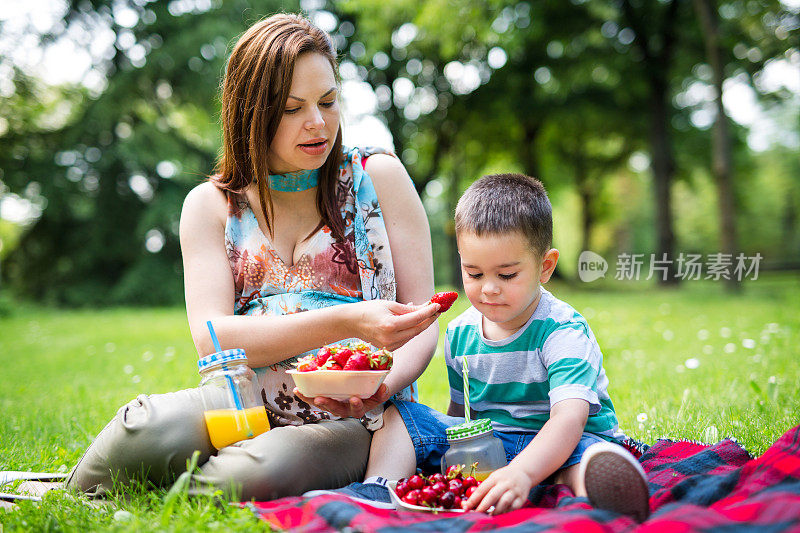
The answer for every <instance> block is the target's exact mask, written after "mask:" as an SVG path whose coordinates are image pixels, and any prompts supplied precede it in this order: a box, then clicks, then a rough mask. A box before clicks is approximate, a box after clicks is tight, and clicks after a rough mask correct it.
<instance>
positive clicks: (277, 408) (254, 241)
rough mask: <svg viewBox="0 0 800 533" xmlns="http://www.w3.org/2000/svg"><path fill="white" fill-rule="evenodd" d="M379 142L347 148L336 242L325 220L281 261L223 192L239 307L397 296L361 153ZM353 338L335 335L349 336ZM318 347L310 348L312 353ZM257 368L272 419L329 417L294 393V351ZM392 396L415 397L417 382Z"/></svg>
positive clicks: (260, 311) (275, 311)
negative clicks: (297, 253)
mask: <svg viewBox="0 0 800 533" xmlns="http://www.w3.org/2000/svg"><path fill="white" fill-rule="evenodd" d="M374 153H384V152H383V151H382V150H380V149H364V150H359V149H352V150H350V149H345V158H344V162H343V163H342V167H341V170H340V177H339V185H338V187H337V196H338V201H339V205H340V206H341V212H342V217H343V218H344V221H345V240H344V242H337V241H336V240H335V239H334V237H333V235H332V234H331V230H330V228H328V227H327V226H323V227H322V228H321V229H320V230H319V231H317V232H316V233H315V234H314V235H313V236H311V237H310V238H309V239H307V240H306V241H303V242H302V243H301V244H300V246H301V247H302V250H303V254H302V255H301V257H300V259H299V260H298V261H297V262H296V263H295V264H294V265H291V266H287V265H286V264H285V263H284V262H283V260H281V258H280V257H279V256H278V254H277V252H276V251H275V249H274V248H273V247H272V244H271V243H270V241H269V239H268V238H267V236H266V235H264V232H262V231H261V229H260V228H259V226H258V220H257V219H256V216H255V214H254V213H253V210H252V209H251V208H250V205H249V203H248V202H247V199H246V197H245V196H244V194H232V193H229V194H228V219H227V222H226V225H225V246H226V249H227V253H228V259H229V261H230V265H231V270H232V271H233V279H234V284H235V288H236V294H235V297H236V301H235V304H234V313H235V314H237V315H286V314H289V313H300V312H303V311H308V310H310V309H319V308H322V307H328V306H331V305H339V304H344V303H351V302H357V301H360V300H372V299H378V298H380V299H386V300H395V288H396V285H395V279H394V268H393V266H392V253H391V250H390V248H389V240H388V237H387V235H386V227H385V225H384V222H383V215H382V213H381V208H380V204H379V203H378V197H377V195H376V193H375V188H374V187H373V185H372V180H371V179H370V177H369V175H368V174H367V173H366V172H365V171H364V167H363V161H364V160H366V158H367V157H369V156H370V155H372V154H374ZM347 340H353V339H341V341H338V342H342V341H347ZM315 351H316V350H312V351H311V352H306V353H313V352H315ZM306 353H302V354H297V355H296V356H294V357H291V358H289V359H286V360H284V361H281V362H280V363H277V364H274V365H272V366H268V367H262V368H256V369H255V371H256V375H257V376H258V380H259V384H260V388H261V398H262V400H263V401H264V406H265V407H266V409H267V415H268V416H269V418H270V423H271V424H272V425H273V426H282V425H287V424H292V425H298V424H304V423H309V422H317V421H319V420H322V419H330V418H335V417H334V416H333V415H331V414H330V413H328V412H326V411H322V410H320V409H317V408H316V407H314V406H313V405H309V404H308V403H306V402H304V401H302V400H301V399H300V398H298V397H297V396H295V395H294V394H292V389H293V388H294V381H293V380H292V378H291V376H290V375H288V374H286V370H287V369H291V368H293V365H292V363H294V362H295V361H296V360H297V358H298V357H302V356H303V355H306ZM396 397H398V398H400V399H404V400H412V401H416V399H417V393H416V384H413V385H412V386H410V387H408V388H406V389H404V390H403V391H401V392H399V393H398V394H397V395H396ZM382 412H383V410H382V408H378V409H375V410H373V411H370V412H369V413H367V415H366V416H365V417H364V419H362V422H363V423H364V424H365V425H366V426H367V428H369V429H377V428H378V427H380V426H381V425H382V417H381V414H382Z"/></svg>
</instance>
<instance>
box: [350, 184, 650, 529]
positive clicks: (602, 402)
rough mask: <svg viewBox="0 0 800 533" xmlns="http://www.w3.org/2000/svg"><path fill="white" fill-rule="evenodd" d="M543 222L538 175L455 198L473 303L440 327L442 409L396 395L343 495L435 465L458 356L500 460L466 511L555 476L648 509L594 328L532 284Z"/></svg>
mask: <svg viewBox="0 0 800 533" xmlns="http://www.w3.org/2000/svg"><path fill="white" fill-rule="evenodd" d="M552 228H553V224H552V211H551V206H550V201H549V200H548V198H547V193H546V192H545V190H544V187H543V186H542V184H541V183H540V182H539V181H538V180H535V179H533V178H530V177H527V176H522V175H519V174H501V175H492V176H485V177H483V178H481V179H480V180H478V181H476V182H475V183H474V184H473V185H472V186H471V187H470V188H469V189H467V191H466V192H465V193H464V195H463V196H462V197H461V199H460V200H459V202H458V206H457V207H456V239H457V241H458V251H459V254H460V256H461V273H462V277H463V281H464V290H465V292H466V295H467V298H468V299H469V301H470V303H471V304H472V307H471V308H470V309H468V310H467V311H465V312H464V313H463V314H461V315H460V316H459V317H458V318H456V319H455V320H453V321H452V322H451V323H450V325H449V326H448V328H447V334H446V339H445V363H446V364H447V373H448V377H449V382H450V407H449V409H448V412H447V415H443V414H441V413H438V412H437V411H435V410H433V409H431V408H429V407H427V406H425V405H422V404H418V403H411V402H394V406H393V408H392V407H390V408H389V409H387V411H386V413H385V414H384V427H383V428H381V429H380V430H378V431H377V432H376V433H375V434H374V435H373V440H372V447H371V453H370V459H369V463H368V466H367V476H368V477H367V481H366V482H365V483H364V484H361V483H354V484H352V485H350V486H348V487H345V488H343V489H339V492H340V493H343V494H347V495H350V496H352V497H355V498H360V499H367V500H372V501H373V503H374V502H375V501H379V502H380V501H382V502H386V501H388V500H389V498H388V491H387V489H385V488H384V487H382V486H381V482H382V481H383V478H389V479H399V478H400V477H407V476H410V475H411V474H413V473H414V471H415V469H416V468H417V467H418V466H419V467H420V468H422V469H423V470H426V471H438V470H439V468H440V461H441V457H442V455H443V454H444V453H445V452H446V451H447V448H448V444H447V438H446V436H445V428H447V427H450V426H454V425H457V424H460V423H462V422H463V416H464V391H463V379H462V374H461V373H462V358H466V359H467V362H468V366H469V378H470V391H469V394H470V404H471V407H472V417H473V419H474V418H488V419H490V420H491V421H492V425H493V428H494V433H495V436H497V437H498V438H500V440H501V441H502V442H503V446H504V448H505V451H506V456H507V458H508V460H509V464H508V465H507V466H505V467H503V468H501V469H499V470H496V471H495V472H494V473H492V474H491V475H490V476H489V477H488V478H487V479H486V480H485V481H484V482H483V483H482V484H481V485H480V486H479V487H478V489H477V490H476V491H475V493H474V494H473V495H472V496H471V497H470V498H469V500H467V501H466V502H465V503H464V507H465V508H466V509H474V510H477V511H487V510H490V509H491V508H492V507H493V508H494V509H493V512H494V513H502V512H506V511H510V510H513V509H517V508H519V507H521V506H522V505H523V504H524V503H525V502H526V501H527V499H528V495H529V493H530V491H531V489H532V488H533V487H535V486H536V485H538V484H540V483H542V482H544V481H545V480H552V482H554V483H564V484H566V485H568V486H569V487H570V488H571V489H572V491H573V492H574V493H575V494H576V495H577V496H588V497H589V500H590V501H591V502H592V503H593V504H594V505H595V506H596V507H600V508H604V509H610V510H613V511H616V512H620V513H624V514H628V515H631V516H633V517H634V518H635V519H636V520H638V521H642V520H644V519H645V518H646V517H647V515H648V513H649V507H648V496H649V495H648V489H647V482H646V478H645V476H644V472H643V471H642V469H641V466H640V465H639V464H638V462H637V461H636V460H635V459H634V458H633V456H632V455H631V454H630V453H628V452H627V451H626V450H625V449H624V448H623V447H621V446H619V445H618V444H616V443H617V442H619V441H620V440H621V439H623V438H625V435H624V434H623V433H621V432H620V431H619V428H618V426H617V418H616V415H615V413H614V406H613V404H612V403H611V398H610V397H609V395H608V391H607V389H608V379H607V378H606V373H605V370H604V368H603V364H602V362H603V356H602V353H601V352H600V348H599V347H598V345H597V341H596V340H595V337H594V334H593V333H592V331H591V330H590V329H589V326H588V324H587V323H586V321H585V320H584V318H583V317H582V316H580V315H579V314H578V313H577V312H576V311H575V310H574V309H573V308H572V307H570V306H569V305H568V304H566V303H564V302H562V301H560V300H558V299H557V298H555V297H554V296H553V295H552V294H551V293H550V292H548V291H546V290H545V289H544V288H542V287H541V284H543V283H546V282H547V281H548V280H549V279H550V276H551V275H552V274H553V271H554V270H555V267H556V264H557V263H558V255H559V254H558V250H555V249H553V248H551V243H552V233H553V229H552ZM591 445H595V446H593V447H592V448H591V449H590V451H589V452H588V453H585V452H587V449H589V447H590V446H591ZM582 458H583V461H582ZM375 474H380V475H382V476H383V477H382V478H378V477H376V476H375ZM587 492H588V494H587Z"/></svg>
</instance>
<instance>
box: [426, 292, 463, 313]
mask: <svg viewBox="0 0 800 533" xmlns="http://www.w3.org/2000/svg"><path fill="white" fill-rule="evenodd" d="M456 298H458V293H457V292H453V291H450V292H437V293H436V294H434V295H433V296H431V303H434V304H439V306H440V307H439V312H440V313H444V312H445V311H447V310H448V309H450V306H451V305H453V302H455V301H456Z"/></svg>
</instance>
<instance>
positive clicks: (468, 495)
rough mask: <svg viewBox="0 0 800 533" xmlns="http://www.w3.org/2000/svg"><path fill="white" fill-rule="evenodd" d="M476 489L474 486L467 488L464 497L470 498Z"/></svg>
mask: <svg viewBox="0 0 800 533" xmlns="http://www.w3.org/2000/svg"><path fill="white" fill-rule="evenodd" d="M477 488H478V487H475V486H470V487H467V490H465V491H464V497H465V498H469V497H470V496H472V493H473V492H475V490H476V489H477Z"/></svg>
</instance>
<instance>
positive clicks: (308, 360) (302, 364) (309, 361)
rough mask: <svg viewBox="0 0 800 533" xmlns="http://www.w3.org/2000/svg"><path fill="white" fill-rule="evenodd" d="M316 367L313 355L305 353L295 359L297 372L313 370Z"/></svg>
mask: <svg viewBox="0 0 800 533" xmlns="http://www.w3.org/2000/svg"><path fill="white" fill-rule="evenodd" d="M318 368H319V366H317V360H316V359H315V358H314V356H313V355H307V356H305V357H302V358H300V359H298V360H297V370H298V371H299V372H313V371H314V370H317V369H318Z"/></svg>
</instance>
